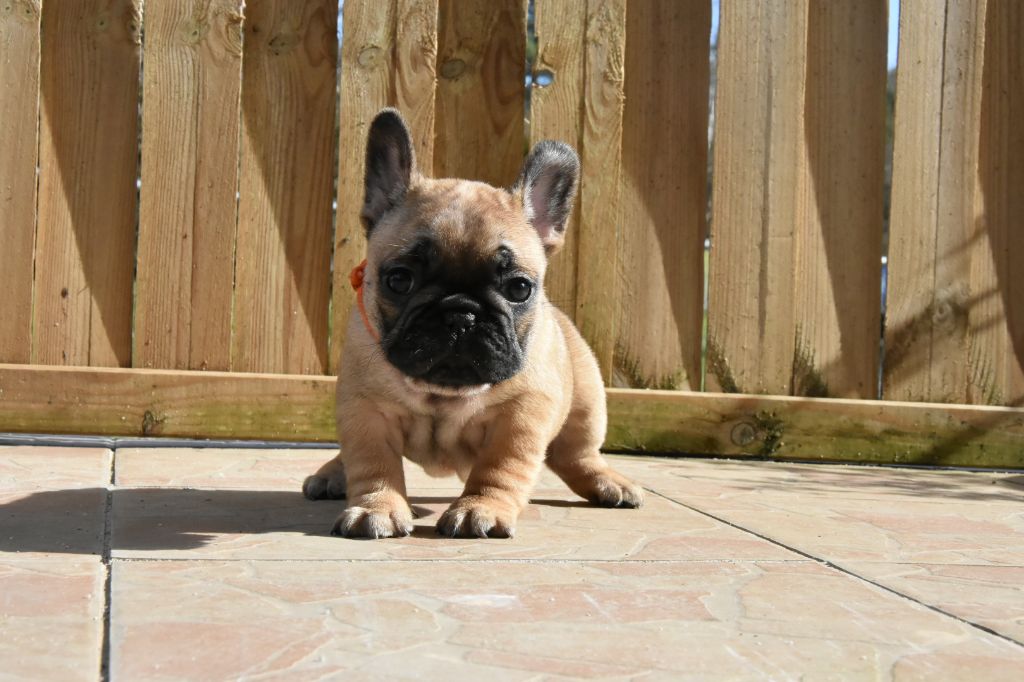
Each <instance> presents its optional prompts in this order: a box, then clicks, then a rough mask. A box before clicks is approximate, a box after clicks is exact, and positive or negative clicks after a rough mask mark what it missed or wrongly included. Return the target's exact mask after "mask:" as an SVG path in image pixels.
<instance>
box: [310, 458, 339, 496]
mask: <svg viewBox="0 0 1024 682" xmlns="http://www.w3.org/2000/svg"><path fill="white" fill-rule="evenodd" d="M345 490H346V485H345V465H344V464H342V463H341V453H340V452H339V453H338V454H337V455H335V456H334V459H332V460H330V461H329V462H326V463H324V465H323V466H321V467H320V468H319V469H317V471H316V473H315V474H313V475H312V476H307V477H306V480H305V481H303V483H302V494H303V495H305V496H306V498H307V499H310V500H343V499H345Z"/></svg>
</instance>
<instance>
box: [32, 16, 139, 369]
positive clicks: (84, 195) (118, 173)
mask: <svg viewBox="0 0 1024 682" xmlns="http://www.w3.org/2000/svg"><path fill="white" fill-rule="evenodd" d="M140 30H141V0H80V1H78V2H47V3H44V5H43V10H42V34H43V35H44V36H46V38H45V40H43V41H42V52H41V56H40V94H41V101H40V109H41V112H40V123H39V133H40V136H39V166H40V168H39V213H38V228H37V238H36V271H35V293H34V299H35V302H34V309H33V316H32V319H33V322H32V326H33V348H32V360H33V362H36V363H40V364H70V365H94V366H101V365H103V366H106V365H121V366H127V365H128V364H129V363H130V362H131V317H132V273H133V271H134V269H135V217H136V213H135V211H136V200H135V198H136V188H135V181H136V169H137V164H138V123H137V121H138V97H139V52H140V50H139V35H140Z"/></svg>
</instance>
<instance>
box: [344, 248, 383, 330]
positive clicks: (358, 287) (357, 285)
mask: <svg viewBox="0 0 1024 682" xmlns="http://www.w3.org/2000/svg"><path fill="white" fill-rule="evenodd" d="M365 277H366V259H365V258H364V259H363V262H362V263H360V264H359V265H357V266H355V267H354V268H352V272H351V273H349V276H348V282H349V284H351V285H352V288H353V289H355V291H356V305H358V306H359V314H360V315H362V317H363V326H365V327H366V331H368V332H370V336H372V337H373V340H374V341H380V334H378V333H377V330H376V329H374V328H373V325H372V324H370V316H369V315H367V314H366V306H365V305H364V304H363V280H364V279H365Z"/></svg>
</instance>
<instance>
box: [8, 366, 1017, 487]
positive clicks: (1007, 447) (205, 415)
mask: <svg viewBox="0 0 1024 682" xmlns="http://www.w3.org/2000/svg"><path fill="white" fill-rule="evenodd" d="M334 385H335V380H334V378H333V377H320V376H307V377H297V376H286V375H264V374H230V373H226V372H187V371H167V370H135V369H132V370H125V369H99V368H74V367H33V366H27V365H0V431H6V432H14V433H63V434H98V435H106V436H173V437H188V438H241V439H269V440H273V439H280V440H289V441H320V442H329V441H334V440H335V426H334ZM608 411H609V430H608V438H607V440H606V442H605V449H606V450H609V451H625V452H649V453H659V454H694V455H729V456H749V457H760V458H766V459H796V460H812V461H837V462H872V463H896V464H927V465H943V466H980V467H1000V468H1010V467H1016V468H1020V467H1024V408H1007V407H989V406H950V405H936V404H924V403H899V402H879V401H861V400H845V399H821V398H792V397H783V396H754V395H737V394H712V393H695V392H689V391H638V390H632V389H609V390H608Z"/></svg>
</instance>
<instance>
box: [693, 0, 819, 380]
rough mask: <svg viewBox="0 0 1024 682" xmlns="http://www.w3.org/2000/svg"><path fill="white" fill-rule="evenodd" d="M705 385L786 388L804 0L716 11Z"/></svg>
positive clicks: (790, 355)
mask: <svg viewBox="0 0 1024 682" xmlns="http://www.w3.org/2000/svg"><path fill="white" fill-rule="evenodd" d="M719 36H720V37H719V46H718V90H717V93H716V97H717V99H716V102H715V147H714V180H713V186H714V195H713V212H712V224H711V240H712V241H711V262H710V276H709V291H708V296H709V302H708V305H709V311H708V350H707V376H706V385H707V387H708V388H709V389H710V390H718V391H725V392H742V393H776V394H783V395H785V394H788V393H789V392H790V376H791V374H792V367H793V348H794V339H793V329H794V311H793V302H792V293H793V265H794V264H793V259H794V253H793V238H794V229H795V228H794V226H795V224H796V220H797V206H796V196H795V193H794V191H793V188H794V187H795V185H796V182H797V178H798V171H797V168H798V166H799V164H800V161H801V159H800V156H801V149H802V144H801V133H802V131H801V129H800V113H801V111H802V109H803V99H804V90H803V85H804V66H805V65H804V59H805V55H806V40H807V0H801V1H800V2H784V3H748V2H734V3H729V4H726V5H725V6H724V7H723V8H722V15H721V24H720V32H719Z"/></svg>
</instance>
